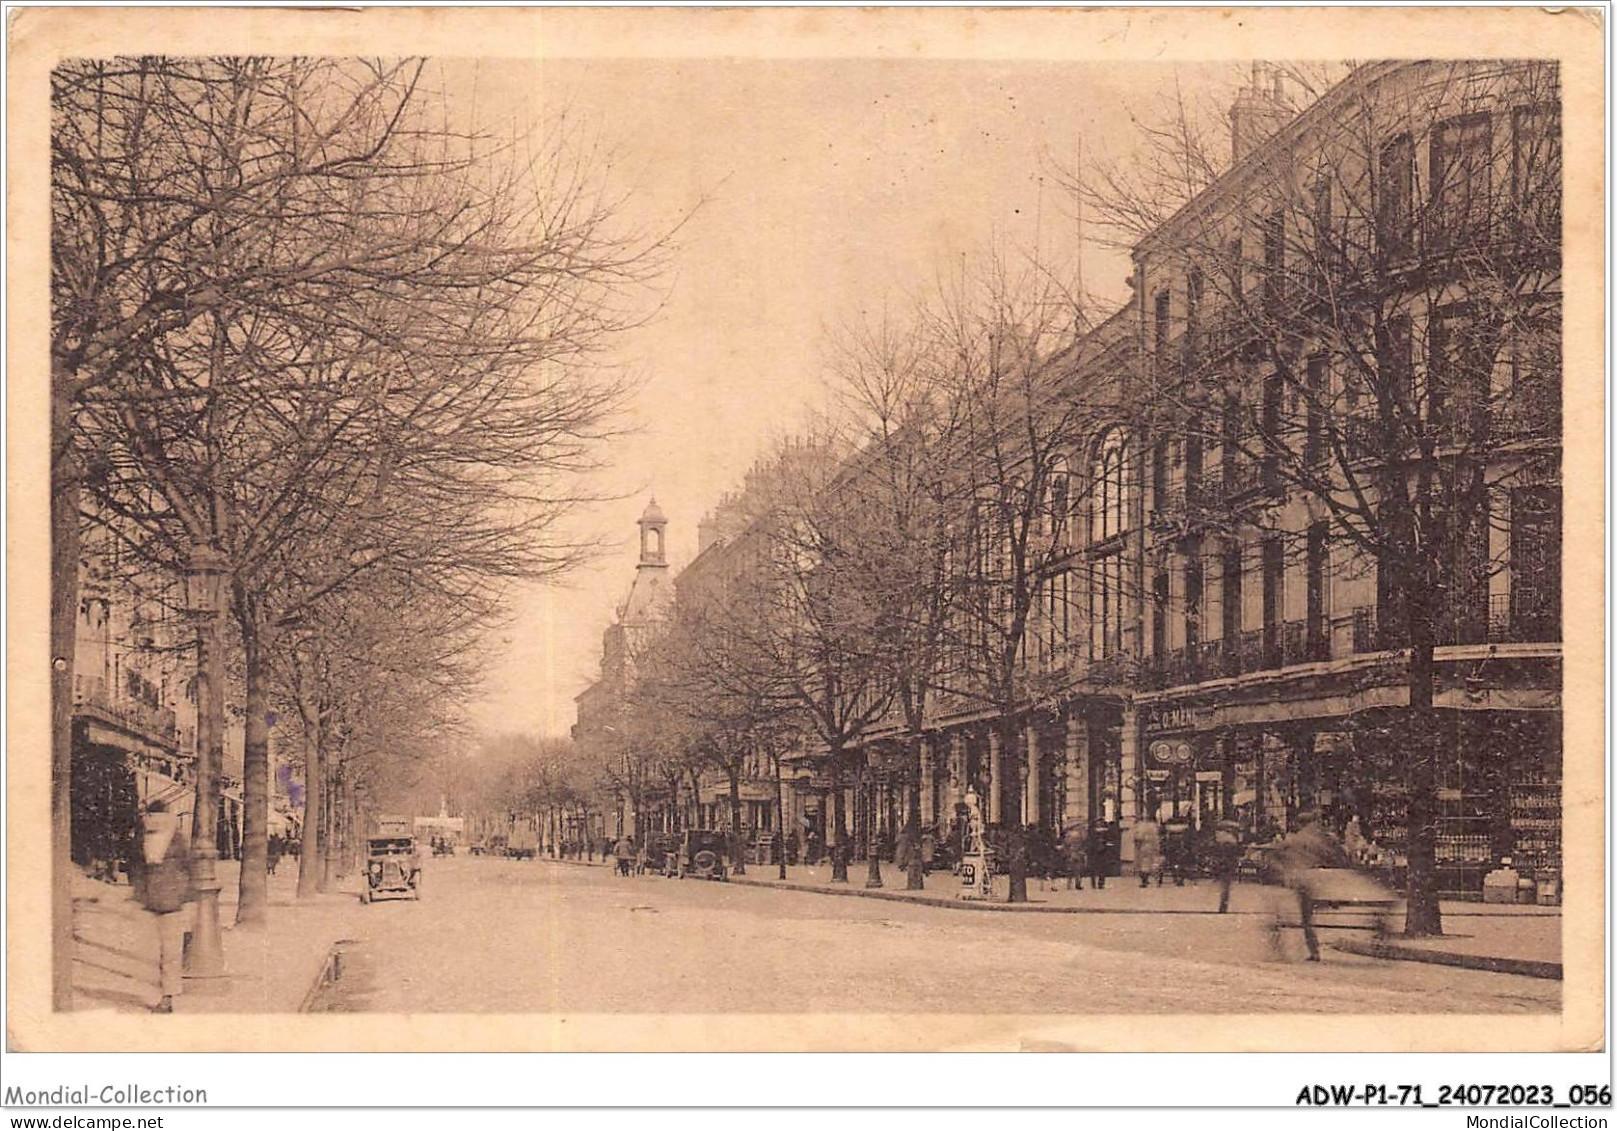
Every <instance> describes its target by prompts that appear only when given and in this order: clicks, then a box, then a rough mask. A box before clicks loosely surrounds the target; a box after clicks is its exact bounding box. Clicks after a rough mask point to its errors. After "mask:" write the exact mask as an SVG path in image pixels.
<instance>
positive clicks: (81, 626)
mask: <svg viewBox="0 0 1617 1131" xmlns="http://www.w3.org/2000/svg"><path fill="white" fill-rule="evenodd" d="M184 607H185V600H184V586H183V583H182V582H181V580H180V579H179V578H177V577H174V576H172V575H170V574H168V573H166V572H164V571H162V570H159V569H155V568H153V567H151V566H149V565H148V564H146V563H143V562H139V561H136V560H133V559H131V558H130V557H129V555H128V553H127V551H126V550H125V549H123V544H122V541H121V540H120V538H119V536H118V535H117V533H116V532H115V531H114V530H113V529H111V528H110V527H109V526H108V525H105V524H97V525H95V526H92V527H90V528H89V529H88V530H87V531H86V532H85V535H84V538H83V542H82V552H81V558H80V568H79V615H78V625H77V634H76V640H75V647H74V665H73V858H74V860H75V861H77V862H78V863H79V864H81V865H85V866H90V867H94V868H96V869H97V870H99V871H101V872H102V873H103V874H109V875H110V874H111V872H110V870H111V869H112V867H113V866H114V865H115V864H116V863H117V862H118V861H121V860H126V859H127V858H128V855H129V848H130V843H131V841H130V838H131V837H132V836H133V835H134V830H135V827H136V823H137V818H138V814H139V810H140V808H141V806H144V805H145V804H147V803H149V802H151V801H154V800H158V799H161V800H163V801H164V802H166V803H168V804H169V805H170V807H171V809H172V811H174V812H176V813H178V814H179V815H180V816H181V819H182V821H185V822H187V823H188V822H189V820H190V816H191V812H192V808H193V806H194V804H195V800H196V798H195V784H196V777H195V766H196V756H197V746H196V744H197V703H196V689H195V676H196V654H195V650H194V647H193V643H192V640H191V639H190V634H189V632H188V630H187V626H186V624H185V618H184V612H183V610H184ZM244 740H245V732H244V726H243V723H242V721H241V719H240V718H239V717H235V718H232V719H230V720H228V721H227V726H226V729H225V735H224V764H223V767H222V775H221V781H220V791H219V812H218V822H217V826H218V829H219V846H218V847H219V852H220V855H221V856H222V857H224V858H227V859H228V858H231V857H234V856H237V855H238V854H239V852H240V847H241V837H242V828H241V825H242V793H241V787H242V783H241V770H242V755H243V746H244ZM274 747H275V740H274V731H273V729H272V730H271V758H272V764H273V763H274V762H275V761H276V759H275V748H274ZM287 769H288V772H287V773H285V774H281V775H278V781H279V779H280V778H284V779H285V783H284V784H289V783H290V780H291V779H290V772H289V768H287ZM292 809H293V806H292V804H291V801H290V799H289V798H287V797H286V796H285V790H284V788H283V790H282V791H281V793H280V794H279V795H278V797H277V799H276V803H275V804H274V805H272V808H271V813H270V824H271V826H272V828H273V830H274V831H276V832H281V833H286V832H289V831H291V830H292V829H293V828H294V827H295V824H296V817H295V815H294V814H293V813H292ZM187 827H188V824H187Z"/></svg>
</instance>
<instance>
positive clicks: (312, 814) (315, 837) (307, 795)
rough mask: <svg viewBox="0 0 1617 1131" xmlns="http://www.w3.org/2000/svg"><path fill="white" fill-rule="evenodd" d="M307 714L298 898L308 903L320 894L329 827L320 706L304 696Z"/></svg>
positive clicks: (302, 708)
mask: <svg viewBox="0 0 1617 1131" xmlns="http://www.w3.org/2000/svg"><path fill="white" fill-rule="evenodd" d="M298 707H299V710H300V711H301V713H302V714H303V783H304V784H303V791H304V798H303V831H302V836H301V839H300V841H299V848H298V898H299V899H307V898H309V897H310V896H312V895H314V894H315V892H316V891H317V890H319V882H318V870H319V867H320V859H319V847H320V828H321V826H322V825H323V824H325V796H324V795H325V779H326V767H325V759H324V757H323V756H322V749H321V747H322V745H323V741H324V740H323V738H322V736H321V734H320V718H319V713H320V712H319V707H318V705H311V704H308V703H307V702H306V700H305V698H304V697H303V696H302V695H300V696H299V701H298Z"/></svg>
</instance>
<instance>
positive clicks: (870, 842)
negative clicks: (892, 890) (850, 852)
mask: <svg viewBox="0 0 1617 1131" xmlns="http://www.w3.org/2000/svg"><path fill="white" fill-rule="evenodd" d="M878 788H879V787H878V785H877V782H876V771H874V770H872V769H870V768H869V767H868V766H867V767H866V768H865V772H864V788H863V789H861V790H860V792H861V793H862V794H863V795H864V799H865V886H866V887H867V888H879V887H881V886H882V878H881V822H880V821H878V820H877V817H878V816H879V810H880V808H881V806H880V805H878V804H877V800H878V799H877V796H876V791H877V789H878Z"/></svg>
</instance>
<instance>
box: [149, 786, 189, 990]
mask: <svg viewBox="0 0 1617 1131" xmlns="http://www.w3.org/2000/svg"><path fill="white" fill-rule="evenodd" d="M137 852H138V854H139V860H140V875H141V884H140V891H139V896H140V902H141V906H143V907H145V908H146V910H147V911H149V912H150V913H151V915H152V918H153V920H154V921H155V922H156V925H157V967H158V982H159V988H160V991H161V994H162V996H161V997H160V998H159V999H158V1002H157V1005H156V1006H154V1007H153V1012H154V1013H173V1012H174V999H175V997H176V996H178V995H179V994H180V992H181V991H182V990H183V989H184V988H185V983H184V977H185V973H184V969H183V966H182V963H183V961H184V951H185V927H186V922H187V919H188V916H187V915H186V913H185V907H186V904H188V903H190V902H191V901H192V899H193V894H192V889H191V853H190V849H189V846H188V845H187V844H186V843H185V837H184V836H183V835H182V834H181V831H180V821H179V818H178V817H177V816H175V815H174V814H173V813H170V812H169V811H168V805H167V804H166V803H165V802H163V801H162V800H157V801H153V802H152V803H151V804H150V805H148V806H147V807H146V815H145V817H144V819H143V820H142V821H141V835H140V840H139V842H138V846H137Z"/></svg>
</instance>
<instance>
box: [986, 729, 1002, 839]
mask: <svg viewBox="0 0 1617 1131" xmlns="http://www.w3.org/2000/svg"><path fill="white" fill-rule="evenodd" d="M1000 745H1001V744H1000V741H999V729H998V728H997V727H996V728H994V729H992V730H990V731H989V732H988V812H987V813H985V814H983V821H984V823H985V824H990V825H992V824H997V823H998V822H999V817H1000V814H1001V813H1002V812H1004V810H1002V809H1001V808H1000V792H999V791H1000V784H1001V782H1003V781H1004V779H1005V774H1004V769H1005V767H1004V766H1002V765H1000V758H1001V756H1002V755H1003V753H1004V751H1002V750H1001V749H1000Z"/></svg>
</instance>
